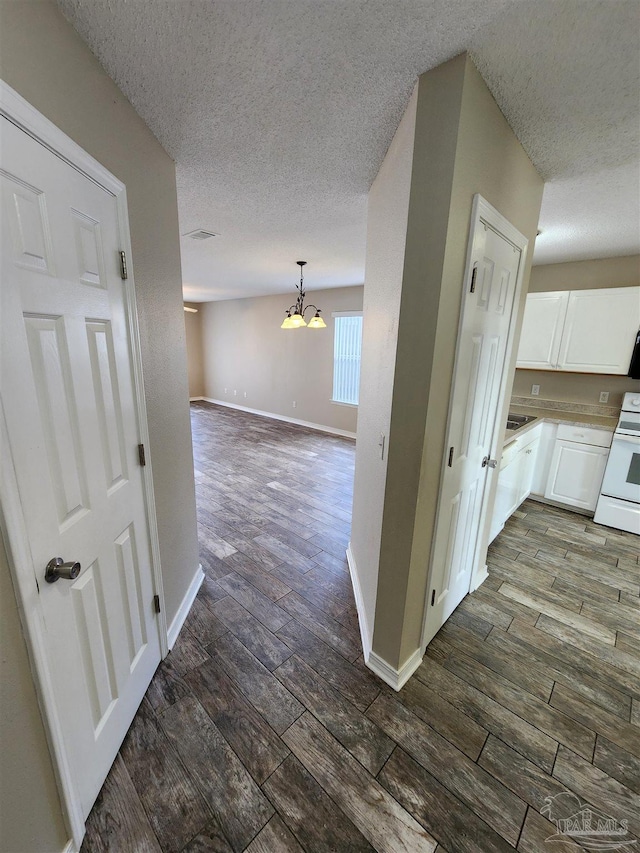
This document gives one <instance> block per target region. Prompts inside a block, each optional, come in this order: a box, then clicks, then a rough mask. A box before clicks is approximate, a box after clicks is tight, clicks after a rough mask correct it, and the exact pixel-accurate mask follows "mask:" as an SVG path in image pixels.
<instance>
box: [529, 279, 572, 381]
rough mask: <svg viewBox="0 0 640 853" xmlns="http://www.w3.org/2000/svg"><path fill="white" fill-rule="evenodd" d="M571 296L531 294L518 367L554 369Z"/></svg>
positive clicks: (561, 293)
mask: <svg viewBox="0 0 640 853" xmlns="http://www.w3.org/2000/svg"><path fill="white" fill-rule="evenodd" d="M568 301H569V293H568V292H567V291H555V292H552V293H529V294H528V295H527V303H526V306H525V309H524V320H523V322H522V333H521V335H520V344H519V346H518V361H517V363H516V367H528V368H531V369H538V370H555V368H556V365H557V364H558V355H559V352H560V341H561V338H562V329H563V327H564V320H565V315H566V313H567V303H568Z"/></svg>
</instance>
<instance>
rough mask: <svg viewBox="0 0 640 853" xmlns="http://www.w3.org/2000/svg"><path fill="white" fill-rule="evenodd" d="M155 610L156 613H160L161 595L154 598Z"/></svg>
mask: <svg viewBox="0 0 640 853" xmlns="http://www.w3.org/2000/svg"><path fill="white" fill-rule="evenodd" d="M153 609H154V610H155V612H156V613H160V596H159V595H154V596H153Z"/></svg>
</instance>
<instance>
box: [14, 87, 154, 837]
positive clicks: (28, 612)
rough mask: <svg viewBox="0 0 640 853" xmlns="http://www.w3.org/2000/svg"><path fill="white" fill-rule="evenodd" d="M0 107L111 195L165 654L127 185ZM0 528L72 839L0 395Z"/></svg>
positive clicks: (74, 804) (20, 106)
mask: <svg viewBox="0 0 640 853" xmlns="http://www.w3.org/2000/svg"><path fill="white" fill-rule="evenodd" d="M0 115H2V116H4V117H5V118H7V119H8V120H9V121H10V122H12V123H13V124H14V125H16V126H17V127H19V128H20V129H21V130H23V131H25V132H26V133H28V134H29V136H31V137H33V139H35V140H36V141H37V142H39V143H41V144H42V145H44V147H45V148H48V149H49V150H50V151H51V152H53V153H54V154H55V155H57V156H58V157H60V158H61V159H62V160H64V161H65V162H66V163H68V164H69V165H70V166H72V167H73V168H74V169H76V170H77V171H78V172H80V173H81V174H83V175H85V176H86V177H87V178H89V179H90V180H91V181H93V182H94V183H95V184H97V185H98V186H100V187H102V188H103V189H105V190H106V191H107V192H108V193H110V194H111V195H112V196H113V197H114V198H115V200H116V206H117V212H118V227H119V232H120V233H119V236H120V245H121V247H122V250H123V251H125V252H126V256H127V259H128V271H127V272H128V278H127V279H126V280H125V281H124V282H123V284H124V294H125V304H126V310H127V318H128V326H129V328H128V331H129V337H130V341H131V350H132V353H131V354H132V360H133V374H134V395H135V400H136V414H137V420H138V429H139V434H140V442H141V443H142V444H144V446H145V450H146V465H145V467H144V468H143V470H142V474H143V483H144V494H145V502H146V510H147V516H148V522H149V538H150V544H151V563H152V571H153V583H154V587H155V590H154V591H155V594H156V595H158V596H159V597H160V613H159V614H158V620H157V624H158V631H159V635H160V650H161V653H162V657H165V656H166V655H167V654H168V651H169V647H168V644H167V621H166V615H165V606H164V593H163V587H162V573H161V566H160V545H159V540H158V528H157V520H156V508H155V496H154V491H153V474H152V469H151V459H150V455H151V454H150V452H149V432H148V425H147V411H146V404H145V398H144V385H143V380H142V359H141V354H140V331H139V327H138V314H137V307H136V300H135V284H134V279H133V269H132V266H133V265H132V263H131V244H130V236H129V216H128V210H127V191H126V187H125V185H124V184H123V183H122V182H121V181H119V180H118V179H117V178H116V177H115V176H114V175H112V174H111V172H108V171H107V170H106V169H105V168H104V166H102V165H101V164H100V163H98V161H97V160H94V159H93V157H91V156H90V155H89V154H87V152H86V151H84V150H83V149H82V148H80V147H79V146H78V145H76V143H75V142H74V141H73V140H72V139H70V138H69V137H68V136H67V135H66V134H65V133H63V132H62V131H61V130H59V128H57V127H56V126H55V125H54V124H52V123H51V122H50V121H49V120H48V119H47V118H45V117H44V116H43V115H42V114H41V113H39V112H38V111H37V110H36V109H34V108H33V107H32V106H31V105H30V104H29V103H28V102H27V101H25V100H24V98H22V97H21V96H20V95H19V94H18V93H17V92H16V91H15V90H14V89H12V88H11V87H10V86H8V85H7V84H6V83H5V82H4V81H3V80H0ZM0 451H1V457H0V465H1V469H0V470H1V474H0V529H1V530H2V535H3V538H4V541H5V546H6V548H7V557H8V560H9V567H10V569H11V574H12V578H13V585H14V589H15V593H16V598H17V602H18V610H19V612H20V618H21V621H22V627H23V631H24V634H25V639H26V643H27V649H28V652H29V657H30V662H31V669H32V674H33V680H34V683H35V687H36V693H37V695H38V700H39V703H40V707H41V711H42V715H43V720H44V725H45V731H46V733H47V737H48V740H49V747H50V750H51V754H52V759H53V766H54V770H55V772H56V776H57V780H58V787H59V789H60V797H61V801H62V808H63V811H64V815H65V817H66V820H67V824H68V828H69V830H70V831H71V833H72V836H73V841H74V842H75V844H76V845H77V846H78V847H79V846H80V844H81V842H82V838H83V836H84V820H83V818H82V813H81V810H80V804H79V802H78V801H77V799H76V796H75V785H74V784H73V780H72V776H71V770H70V766H69V761H68V758H67V752H66V749H65V744H64V740H63V737H62V729H61V726H60V721H59V719H58V715H57V713H56V702H55V694H54V690H53V683H52V680H51V672H50V668H49V661H48V652H47V641H46V634H45V629H44V614H43V609H42V606H41V601H40V596H39V594H38V587H37V584H36V576H35V574H34V571H33V561H32V559H31V553H30V548H29V539H28V536H27V530H26V525H25V521H24V516H23V513H22V508H21V502H20V495H19V492H18V485H17V479H16V475H15V470H14V466H13V459H12V457H11V452H10V450H9V444H8V436H7V430H6V423H5V415H4V410H3V408H2V402H1V401H0Z"/></svg>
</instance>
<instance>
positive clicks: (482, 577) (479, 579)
mask: <svg viewBox="0 0 640 853" xmlns="http://www.w3.org/2000/svg"><path fill="white" fill-rule="evenodd" d="M488 577H489V569H488V568H487V566H486V565H484V566H483V567H482V568H481V569H480V570H479V571H477V572H476V573H475V575H474V576H473V577H472V578H471V586H470V588H469V592H475V591H476V590H477V589H478V587H479V586H481V585H482V584H483V583H484V582H485V581H486V579H487V578H488Z"/></svg>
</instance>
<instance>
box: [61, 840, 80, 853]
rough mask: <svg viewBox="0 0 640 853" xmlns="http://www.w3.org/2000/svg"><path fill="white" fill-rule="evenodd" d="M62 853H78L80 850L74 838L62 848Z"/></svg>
mask: <svg viewBox="0 0 640 853" xmlns="http://www.w3.org/2000/svg"><path fill="white" fill-rule="evenodd" d="M61 853H78V848H77V847H76V845H75V842H74V840H73V838H71V839H69V841H67V843H66V844H65V845H64V847H63V848H62V851H61Z"/></svg>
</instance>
